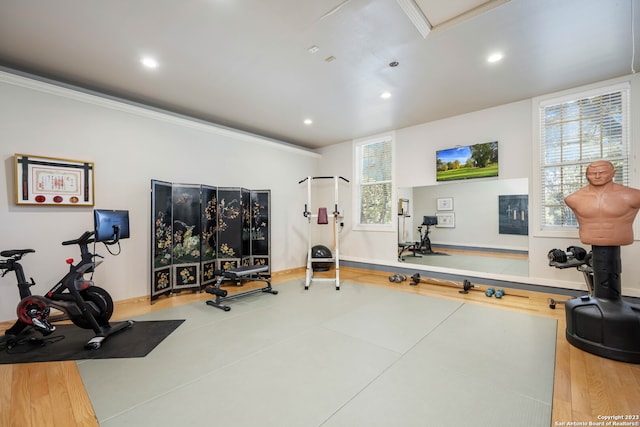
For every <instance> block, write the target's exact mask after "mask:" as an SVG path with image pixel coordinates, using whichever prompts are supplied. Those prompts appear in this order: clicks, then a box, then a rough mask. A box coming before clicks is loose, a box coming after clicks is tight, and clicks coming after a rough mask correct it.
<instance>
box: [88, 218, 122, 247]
mask: <svg viewBox="0 0 640 427" xmlns="http://www.w3.org/2000/svg"><path fill="white" fill-rule="evenodd" d="M93 222H94V228H95V236H94V238H95V241H96V242H102V243H104V244H105V245H113V244H116V243H118V242H119V241H120V240H121V239H128V238H129V211H123V210H107V209H95V210H94V211H93Z"/></svg>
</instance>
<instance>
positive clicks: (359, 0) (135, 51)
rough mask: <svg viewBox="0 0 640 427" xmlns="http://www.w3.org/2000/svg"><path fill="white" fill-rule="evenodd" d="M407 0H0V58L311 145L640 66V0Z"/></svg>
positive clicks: (2, 63)
mask: <svg viewBox="0 0 640 427" xmlns="http://www.w3.org/2000/svg"><path fill="white" fill-rule="evenodd" d="M402 2H403V1H401V0H397V1H396V0H346V1H345V0H108V1H105V0H83V1H78V0H55V1H51V0H2V1H0V66H3V67H6V68H4V69H5V70H7V68H8V69H12V70H17V71H20V72H26V73H31V74H35V75H38V76H41V77H45V78H51V79H54V80H57V81H60V82H64V83H67V84H71V85H75V86H80V87H83V88H86V89H91V90H96V91H99V92H102V93H106V94H109V95H113V96H117V97H121V98H126V99H129V100H133V101H137V102H142V103H145V104H148V105H152V106H155V107H159V108H162V109H166V110H170V111H173V112H177V113H180V114H185V115H189V116H193V117H195V118H199V119H203V120H207V121H211V122H214V123H217V124H221V125H225V126H230V127H234V128H238V129H241V130H244V131H248V132H252V133H256V134H259V135H263V136H267V137H271V138H275V139H279V140H281V141H285V142H289V143H293V144H296V145H300V146H304V147H309V148H316V147H322V146H326V145H330V144H334V143H338V142H342V141H346V140H350V139H353V138H359V137H364V136H368V135H373V134H376V133H380V132H384V131H388V130H391V129H399V128H403V127H406V126H411V125H415V124H419V123H424V122H428V121H432V120H437V119H441V118H444V117H449V116H453V115H458V114H463V113H467V112H471V111H475V110H479V109H483V108H487V107H491V106H496V105H500V104H504V103H508V102H513V101H518V100H522V99H526V98H530V97H532V96H537V95H541V94H545V93H550V92H554V91H558V90H562V89H566V88H570V87H575V86H579V85H583V84H588V83H592V82H596V81H601V80H605V79H608V78H613V77H618V76H621V75H626V74H630V73H631V72H632V53H633V43H632V26H633V27H634V30H635V39H636V40H635V51H636V54H635V64H634V65H635V68H636V69H640V25H639V24H640V4H639V3H640V0H511V1H508V0H498V1H495V2H494V1H490V2H486V1H481V0H416V3H417V4H418V5H419V7H420V8H421V10H422V12H423V14H424V16H425V17H426V18H427V20H428V21H429V23H430V24H431V26H432V31H431V32H430V33H429V34H428V35H427V36H426V37H423V36H422V35H421V34H420V33H419V32H418V30H417V29H416V27H414V25H413V24H412V21H411V20H410V19H409V17H408V15H407V14H405V12H404V11H403V9H402V8H401V7H400V5H399V3H402ZM404 2H405V3H406V0H405V1H404ZM485 3H488V4H485ZM632 3H633V10H634V13H633V14H632ZM311 46H317V47H318V48H319V50H318V51H317V52H316V53H309V51H308V49H309V48H310V47H311ZM494 51H501V52H502V53H503V54H504V59H503V60H502V61H501V62H499V63H496V64H489V63H487V62H486V57H487V56H488V55H489V54H490V53H492V52H494ZM142 55H153V56H155V57H156V58H157V60H158V61H159V63H160V66H159V67H158V68H157V69H155V70H148V69H144V68H143V67H142V66H141V65H140V62H139V61H140V57H141V56H142ZM330 56H333V57H335V60H334V61H332V62H327V61H326V60H325V59H326V58H328V57H330ZM392 61H398V62H399V65H398V66H397V67H390V66H389V63H391V62H392ZM384 91H389V92H391V93H392V97H391V98H389V99H386V100H385V99H381V98H380V94H381V93H382V92H384ZM306 118H311V119H312V120H313V124H312V125H305V124H303V120H304V119H306Z"/></svg>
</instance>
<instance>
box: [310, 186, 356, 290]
mask: <svg viewBox="0 0 640 427" xmlns="http://www.w3.org/2000/svg"><path fill="white" fill-rule="evenodd" d="M316 180H333V194H334V202H333V213H332V215H331V216H332V226H333V245H332V246H333V247H332V251H331V253H332V257H330V258H314V257H313V254H312V245H313V244H312V238H313V236H312V231H313V222H312V219H313V218H316V219H317V223H318V224H328V222H329V215H328V214H327V210H326V208H320V209H318V213H317V214H314V213H312V210H311V193H312V189H313V182H314V181H316ZM340 180H342V181H344V182H347V183H348V182H349V180H348V179H346V178H343V177H341V176H308V177H306V178H305V179H303V180H301V181H299V182H298V184H302V183H304V182H306V183H307V203H306V204H305V205H304V212H303V214H304V217H305V218H306V219H307V272H306V277H305V282H304V288H305V289H309V286H310V285H311V282H312V281H329V282H335V286H336V290H337V291H339V290H340V239H339V237H338V233H339V228H338V227H341V226H342V224H341V223H340V218H341V216H342V215H341V214H340V210H339V209H338V201H339V198H338V195H339V184H340ZM314 263H328V264H333V265H334V266H335V276H334V277H332V278H326V277H325V278H320V277H313V264H314Z"/></svg>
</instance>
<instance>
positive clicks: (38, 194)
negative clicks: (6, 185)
mask: <svg viewBox="0 0 640 427" xmlns="http://www.w3.org/2000/svg"><path fill="white" fill-rule="evenodd" d="M14 170H15V195H16V198H15V203H16V205H32V206H82V207H92V206H94V192H93V171H94V164H93V162H89V161H84V160H70V159H62V158H57V157H43V156H34V155H30V154H15V155H14Z"/></svg>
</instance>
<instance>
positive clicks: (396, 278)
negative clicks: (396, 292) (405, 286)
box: [389, 273, 407, 283]
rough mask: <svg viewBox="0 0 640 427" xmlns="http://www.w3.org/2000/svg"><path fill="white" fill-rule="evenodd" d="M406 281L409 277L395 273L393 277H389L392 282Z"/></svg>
mask: <svg viewBox="0 0 640 427" xmlns="http://www.w3.org/2000/svg"><path fill="white" fill-rule="evenodd" d="M405 280H407V276H405V275H404V274H401V273H394V274H392V275H391V276H389V281H390V282H395V283H400V282H404V281H405Z"/></svg>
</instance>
